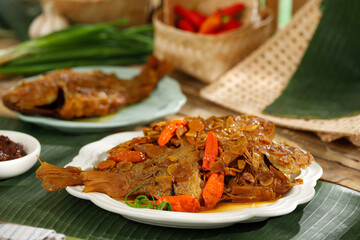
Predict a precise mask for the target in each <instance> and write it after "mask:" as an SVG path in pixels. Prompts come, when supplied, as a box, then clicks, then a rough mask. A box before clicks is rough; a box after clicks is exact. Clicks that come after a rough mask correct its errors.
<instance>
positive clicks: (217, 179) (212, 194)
mask: <svg viewBox="0 0 360 240" xmlns="http://www.w3.org/2000/svg"><path fill="white" fill-rule="evenodd" d="M223 192H224V174H221V173H212V174H211V175H210V177H209V179H208V180H207V182H206V184H205V187H204V189H203V192H202V195H203V198H204V206H205V207H206V208H213V207H214V206H215V205H216V204H217V203H218V202H219V201H220V199H221V196H222V194H223Z"/></svg>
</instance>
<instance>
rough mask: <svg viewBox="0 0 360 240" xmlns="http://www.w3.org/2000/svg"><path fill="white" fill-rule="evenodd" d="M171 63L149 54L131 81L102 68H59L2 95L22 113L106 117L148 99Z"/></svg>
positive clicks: (13, 107) (64, 116)
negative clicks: (84, 70) (90, 70)
mask: <svg viewBox="0 0 360 240" xmlns="http://www.w3.org/2000/svg"><path fill="white" fill-rule="evenodd" d="M171 70H172V65H171V64H170V63H167V62H163V61H160V60H158V59H156V58H155V57H153V56H149V59H148V63H147V65H146V66H145V67H144V68H143V69H142V71H141V73H140V74H139V75H137V76H135V77H134V78H133V79H131V80H122V79H119V78H118V77H117V76H116V75H115V74H105V73H103V72H100V71H93V72H81V73H80V72H75V71H73V70H71V69H64V70H57V71H55V72H53V73H48V74H45V75H43V76H41V77H39V78H38V79H37V80H34V81H23V82H22V83H21V84H19V85H17V86H16V87H15V88H14V89H12V90H10V91H9V92H8V93H7V94H5V95H4V96H3V98H2V100H3V103H4V105H5V106H7V107H8V108H10V109H11V110H15V111H17V112H20V113H22V114H28V115H29V114H39V115H50V116H54V117H58V118H62V119H72V118H81V117H95V116H103V115H107V114H110V113H113V112H116V111H117V110H118V109H119V108H121V107H124V106H125V105H128V104H131V103H136V102H138V101H141V100H142V99H144V98H147V97H148V96H149V95H150V94H151V92H152V90H153V89H154V88H155V87H156V85H157V83H158V81H159V79H161V78H162V77H163V76H164V75H166V74H168V73H169V72H171Z"/></svg>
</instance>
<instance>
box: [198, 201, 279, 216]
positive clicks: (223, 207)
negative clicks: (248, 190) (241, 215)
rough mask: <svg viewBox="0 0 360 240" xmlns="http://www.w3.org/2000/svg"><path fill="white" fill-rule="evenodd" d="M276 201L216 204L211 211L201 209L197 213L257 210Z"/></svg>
mask: <svg viewBox="0 0 360 240" xmlns="http://www.w3.org/2000/svg"><path fill="white" fill-rule="evenodd" d="M277 200H278V199H274V200H272V201H261V202H222V203H218V204H216V206H215V207H214V208H212V209H206V208H204V207H201V208H200V210H199V211H198V213H220V212H232V211H238V210H241V209H245V208H259V207H266V206H269V205H271V204H273V203H274V202H276V201H277Z"/></svg>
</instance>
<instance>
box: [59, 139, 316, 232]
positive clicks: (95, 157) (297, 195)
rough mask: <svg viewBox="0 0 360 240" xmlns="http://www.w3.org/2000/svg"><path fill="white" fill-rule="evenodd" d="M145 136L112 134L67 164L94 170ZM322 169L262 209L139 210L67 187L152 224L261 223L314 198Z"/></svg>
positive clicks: (311, 170)
mask: <svg viewBox="0 0 360 240" xmlns="http://www.w3.org/2000/svg"><path fill="white" fill-rule="evenodd" d="M139 136H143V134H142V132H122V133H117V134H112V135H110V136H107V137H105V138H103V139H101V140H99V141H96V142H93V143H90V144H87V145H85V146H84V147H82V148H81V149H80V152H79V154H78V155H77V156H76V157H75V158H74V159H73V161H72V162H70V163H69V164H67V166H75V167H80V168H81V169H82V170H91V169H92V168H93V167H94V166H96V165H97V163H98V162H100V161H102V160H104V159H105V158H106V157H107V153H106V151H107V150H109V149H110V148H112V147H114V146H116V145H118V144H119V143H121V142H124V141H127V140H130V139H132V138H134V137H139ZM322 172H323V171H322V168H321V167H320V166H319V165H318V164H317V163H316V162H313V163H312V164H311V165H310V166H309V167H308V168H306V169H305V170H302V171H301V173H300V174H299V175H298V177H299V178H302V179H303V180H304V183H303V184H301V185H297V186H295V187H293V188H292V189H291V190H290V191H288V192H287V193H286V194H285V195H284V196H283V197H282V198H281V199H279V200H277V201H276V202H274V203H271V204H268V205H266V206H263V207H258V208H246V209H241V210H237V211H231V212H218V213H182V212H168V211H159V210H152V209H137V208H132V207H129V206H127V205H126V204H124V203H122V202H120V201H117V200H115V199H113V198H111V197H109V196H108V195H106V194H103V193H96V192H94V193H84V192H82V190H83V187H82V186H76V187H67V188H66V190H67V192H68V193H70V194H71V195H73V196H75V197H78V198H82V199H87V200H90V201H92V202H93V203H94V204H95V205H97V206H99V207H101V208H103V209H105V210H108V211H110V212H114V213H118V214H121V215H122V216H123V217H125V218H128V219H130V220H133V221H136V222H140V223H146V224H150V225H157V226H164V227H175V228H197V229H204V228H220V227H225V226H230V225H232V224H235V223H245V222H258V221H263V220H265V219H267V218H269V217H275V216H280V215H284V214H287V213H290V212H292V211H293V210H294V209H295V208H296V207H297V205H299V204H302V203H306V202H308V201H310V200H311V199H312V198H313V197H314V195H315V189H314V187H315V185H316V181H317V180H318V179H319V178H320V177H321V175H322Z"/></svg>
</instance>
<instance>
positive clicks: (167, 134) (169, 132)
mask: <svg viewBox="0 0 360 240" xmlns="http://www.w3.org/2000/svg"><path fill="white" fill-rule="evenodd" d="M186 125H187V121H186V120H174V121H171V122H170V123H169V124H168V125H166V127H165V128H164V130H162V132H161V133H160V136H159V138H158V144H159V146H160V147H163V146H165V144H166V143H168V142H169V141H170V139H171V138H172V137H173V136H174V135H175V133H176V129H177V128H179V127H182V126H186Z"/></svg>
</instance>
